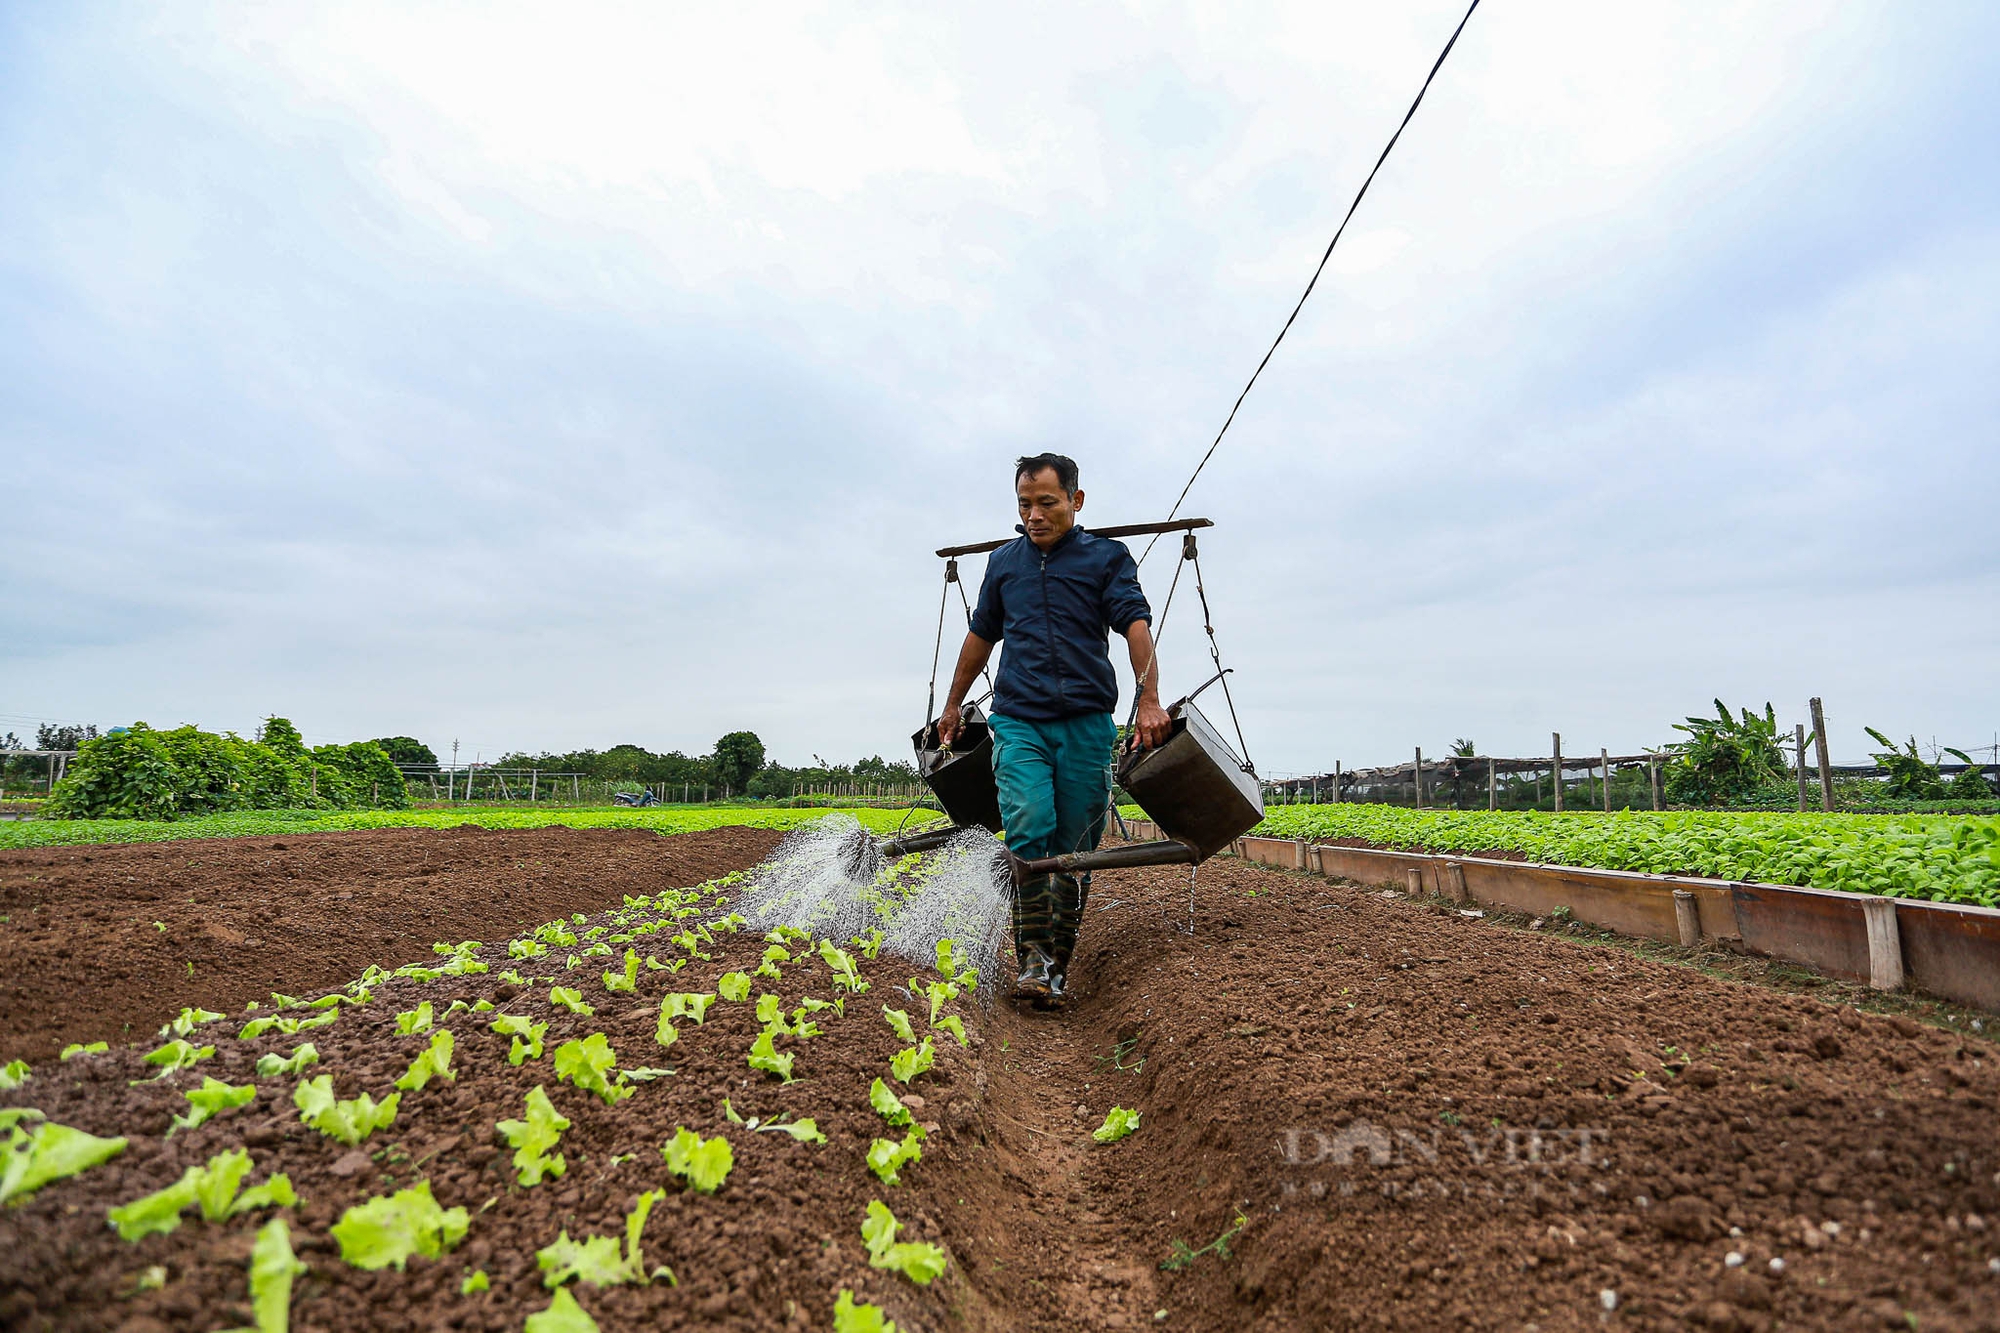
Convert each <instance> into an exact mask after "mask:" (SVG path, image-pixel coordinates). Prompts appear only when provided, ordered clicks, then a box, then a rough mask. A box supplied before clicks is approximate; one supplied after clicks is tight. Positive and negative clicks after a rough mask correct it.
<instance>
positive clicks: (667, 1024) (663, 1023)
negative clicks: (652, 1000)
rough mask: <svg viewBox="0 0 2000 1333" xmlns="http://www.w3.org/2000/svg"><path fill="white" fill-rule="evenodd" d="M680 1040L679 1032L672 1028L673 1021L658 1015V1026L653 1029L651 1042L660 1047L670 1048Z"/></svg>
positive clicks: (677, 1029) (663, 1015)
mask: <svg viewBox="0 0 2000 1333" xmlns="http://www.w3.org/2000/svg"><path fill="white" fill-rule="evenodd" d="M680 1039H681V1030H680V1029H679V1028H677V1027H675V1026H674V1020H673V1019H671V1018H668V1017H667V1016H666V1015H665V1014H661V1015H660V1022H659V1026H657V1027H655V1028H654V1029H653V1040H654V1041H656V1042H658V1043H659V1044H660V1045H662V1046H671V1045H673V1044H674V1043H675V1042H677V1041H679V1040H680Z"/></svg>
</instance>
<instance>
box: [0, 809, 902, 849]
mask: <svg viewBox="0 0 2000 1333" xmlns="http://www.w3.org/2000/svg"><path fill="white" fill-rule="evenodd" d="M829 813H833V812H831V811H828V810H823V809H820V810H813V809H802V810H783V809H770V808H764V807H755V806H745V807H743V808H741V809H733V808H728V807H720V808H718V807H703V808H699V809H692V810H687V809H631V808H627V807H621V806H614V807H609V808H606V809H602V810H533V809H528V810H493V809H469V810H238V811H232V812H230V813H228V814H219V815H204V816H201V817H199V818H195V819H177V820H152V819H24V820H10V821H7V822H4V823H0V850H7V849H12V848H16V847H59V846H72V845H76V844H79V843H91V842H167V841H171V840H175V839H181V838H238V837H274V836H280V835H291V834H297V833H331V832H335V831H338V830H342V829H378V828H457V827H459V826H460V825H463V824H476V825H478V826H479V827H481V828H493V829H502V828H548V827H551V826H557V825H559V826H561V827H564V828H643V829H652V830H653V831H655V832H657V833H662V834H668V833H698V832H700V831H701V830H703V829H711V828H724V827H732V826H733V827H740V828H770V829H792V828H797V827H799V826H800V825H801V824H810V823H811V822H813V821H814V820H816V819H821V818H824V817H825V816H826V815H828V814H829ZM845 813H847V814H851V815H853V816H854V818H856V819H858V820H860V821H861V824H862V826H863V827H865V828H867V829H870V830H871V831H874V832H877V833H886V832H890V831H892V830H894V829H897V828H900V827H904V820H905V816H906V815H907V817H908V827H911V828H919V827H922V826H923V824H924V823H925V822H927V821H929V820H932V819H934V818H936V816H935V815H932V814H931V813H930V812H928V811H924V810H918V811H915V812H914V813H912V812H908V811H903V810H876V809H855V810H849V811H846V812H845Z"/></svg>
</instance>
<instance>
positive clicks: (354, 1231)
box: [333, 1180, 472, 1272]
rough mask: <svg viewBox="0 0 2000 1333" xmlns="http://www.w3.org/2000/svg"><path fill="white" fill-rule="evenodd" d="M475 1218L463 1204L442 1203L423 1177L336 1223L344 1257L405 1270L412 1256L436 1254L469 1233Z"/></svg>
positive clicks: (336, 1236) (369, 1266) (365, 1264)
mask: <svg viewBox="0 0 2000 1333" xmlns="http://www.w3.org/2000/svg"><path fill="white" fill-rule="evenodd" d="M471 1222H472V1219H471V1218H470V1216H468V1215H467V1213H466V1211H465V1209H463V1208H440V1207H439V1206H438V1202H437V1200H436V1199H434V1198H432V1197H431V1183H430V1181H428V1180H419V1181H418V1182H417V1183H416V1184H414V1185H412V1186H410V1187H409V1188H408V1189H401V1190H397V1191H396V1192H395V1193H394V1194H391V1195H389V1196H388V1197H386V1198H382V1197H377V1198H373V1199H370V1200H369V1201H368V1202H367V1203H362V1204H356V1205H355V1206H354V1207H352V1208H349V1209H348V1210H347V1211H346V1212H345V1213H342V1214H341V1217H340V1220H339V1221H338V1222H335V1223H334V1224H333V1238H334V1239H335V1240H336V1241H338V1242H340V1257H341V1258H342V1259H343V1260H345V1261H346V1262H347V1263H350V1264H352V1265H353V1266H354V1267H356V1268H367V1269H381V1268H387V1267H389V1266H390V1265H391V1264H394V1265H395V1266H396V1270H397V1271H398V1272H401V1271H402V1269H403V1266H404V1265H405V1264H407V1263H408V1262H409V1261H410V1259H411V1258H412V1257H413V1256H418V1255H421V1256H422V1257H423V1258H426V1259H436V1258H439V1257H440V1256H442V1255H443V1254H444V1252H445V1251H446V1250H449V1249H450V1248H451V1247H452V1246H454V1245H456V1244H458V1243H459V1242H460V1241H462V1240H464V1239H465V1232H466V1229H467V1228H468V1227H469V1226H470V1225H471Z"/></svg>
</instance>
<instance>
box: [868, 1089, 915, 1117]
mask: <svg viewBox="0 0 2000 1333" xmlns="http://www.w3.org/2000/svg"><path fill="white" fill-rule="evenodd" d="M868 1104H869V1105H870V1106H872V1107H874V1108H875V1110H876V1111H877V1112H878V1113H880V1115H881V1117H882V1118H883V1119H884V1120H886V1121H888V1122H889V1124H890V1125H891V1126H892V1127H893V1128H896V1129H901V1128H903V1126H905V1125H911V1124H915V1123H916V1118H915V1117H914V1116H912V1115H911V1114H910V1108H909V1107H907V1106H905V1105H903V1099H902V1098H901V1097H898V1096H897V1095H896V1094H895V1093H894V1092H892V1091H890V1089H889V1085H888V1084H887V1083H884V1082H883V1081H882V1080H881V1078H879V1077H877V1078H876V1080H875V1081H874V1082H873V1083H871V1084H869V1085H868Z"/></svg>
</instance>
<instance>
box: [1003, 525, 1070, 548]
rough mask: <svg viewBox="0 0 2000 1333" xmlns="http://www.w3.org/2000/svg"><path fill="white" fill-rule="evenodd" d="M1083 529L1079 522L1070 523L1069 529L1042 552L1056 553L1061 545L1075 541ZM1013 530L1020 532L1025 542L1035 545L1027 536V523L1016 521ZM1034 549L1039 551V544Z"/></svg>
mask: <svg viewBox="0 0 2000 1333" xmlns="http://www.w3.org/2000/svg"><path fill="white" fill-rule="evenodd" d="M1083 530H1084V527H1083V524H1081V523H1072V524H1071V525H1070V529H1069V531H1068V532H1065V533H1064V534H1063V535H1062V536H1060V537H1058V538H1056V544H1055V545H1054V546H1051V547H1050V548H1049V549H1048V550H1047V551H1046V552H1044V554H1047V555H1054V554H1055V553H1056V552H1057V551H1060V550H1062V549H1063V547H1065V546H1068V545H1070V544H1071V543H1072V542H1074V541H1075V540H1076V539H1077V537H1078V535H1079V534H1080V533H1082V532H1083ZM1014 531H1016V532H1018V533H1020V534H1021V540H1022V541H1025V542H1027V543H1028V545H1030V546H1035V543H1034V541H1033V540H1032V539H1030V538H1029V536H1028V527H1027V524H1025V523H1016V524H1015V525H1014ZM1035 549H1036V550H1038V551H1040V550H1041V547H1039V546H1035Z"/></svg>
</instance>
